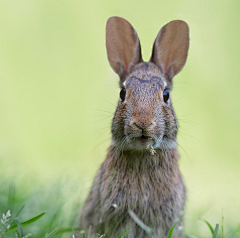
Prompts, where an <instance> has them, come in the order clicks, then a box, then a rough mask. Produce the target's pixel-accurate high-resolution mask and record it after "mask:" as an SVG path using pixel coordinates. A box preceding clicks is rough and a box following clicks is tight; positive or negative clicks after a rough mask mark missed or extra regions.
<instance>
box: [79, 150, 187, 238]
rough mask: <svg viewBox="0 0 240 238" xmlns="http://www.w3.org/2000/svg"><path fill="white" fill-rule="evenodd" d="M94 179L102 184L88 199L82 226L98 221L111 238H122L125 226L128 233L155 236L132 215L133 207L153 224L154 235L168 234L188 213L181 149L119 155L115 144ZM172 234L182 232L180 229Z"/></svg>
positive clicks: (97, 227) (95, 227)
mask: <svg viewBox="0 0 240 238" xmlns="http://www.w3.org/2000/svg"><path fill="white" fill-rule="evenodd" d="M94 184H95V185H96V184H97V186H96V187H93V188H92V191H91V193H90V196H89V197H88V200H87V201H86V204H85V206H84V209H83V211H82V222H81V225H83V226H84V228H85V229H87V227H88V226H89V225H90V224H93V227H92V230H93V232H96V231H98V233H100V234H106V235H107V237H110V238H113V237H117V236H118V235H120V234H122V233H123V231H124V230H125V229H127V230H128V231H131V233H129V234H128V235H126V236H124V237H128V238H130V237H137V238H146V237H149V235H148V234H147V233H146V232H145V231H144V230H143V229H142V228H140V227H139V226H138V225H137V224H136V223H135V222H134V220H133V219H132V218H131V217H130V215H129V210H132V211H133V212H134V213H135V214H136V215H137V216H138V217H139V218H140V219H141V220H142V222H143V223H144V224H145V225H147V226H149V227H151V228H153V231H154V233H153V237H167V233H168V231H169V229H170V228H171V226H172V225H173V224H174V223H175V222H176V221H179V220H180V218H181V216H182V215H183V214H182V211H183V209H184V203H185V187H184V184H183V181H182V178H181V174H180V172H179V169H178V152H177V150H176V149H171V150H168V151H157V153H156V154H155V155H153V156H152V155H149V152H148V151H147V153H136V154H134V155H132V154H131V153H128V152H126V153H124V152H123V153H120V154H119V152H118V151H117V152H116V148H114V147H113V146H111V147H110V148H109V151H108V155H107V159H106V160H105V161H104V163H103V164H102V166H101V168H100V169H99V171H98V175H97V176H96V179H95V181H94ZM180 233H181V232H180ZM174 234H175V233H174ZM172 237H174V238H175V237H179V232H178V233H177V232H176V234H175V235H173V236H172Z"/></svg>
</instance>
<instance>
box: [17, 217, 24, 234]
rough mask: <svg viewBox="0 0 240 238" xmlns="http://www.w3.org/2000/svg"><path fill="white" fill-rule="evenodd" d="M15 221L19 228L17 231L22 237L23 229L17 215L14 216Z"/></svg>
mask: <svg viewBox="0 0 240 238" xmlns="http://www.w3.org/2000/svg"><path fill="white" fill-rule="evenodd" d="M15 221H16V223H17V225H16V226H17V227H18V230H19V233H20V236H21V237H23V229H22V225H21V222H20V220H19V218H18V217H16V218H15Z"/></svg>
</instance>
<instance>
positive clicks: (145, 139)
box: [139, 135, 152, 143]
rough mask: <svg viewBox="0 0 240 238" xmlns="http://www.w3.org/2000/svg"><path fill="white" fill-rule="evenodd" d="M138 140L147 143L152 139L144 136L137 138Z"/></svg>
mask: <svg viewBox="0 0 240 238" xmlns="http://www.w3.org/2000/svg"><path fill="white" fill-rule="evenodd" d="M139 140H140V141H141V142H142V143H146V142H148V141H149V140H152V138H151V137H150V136H144V135H142V136H141V137H139Z"/></svg>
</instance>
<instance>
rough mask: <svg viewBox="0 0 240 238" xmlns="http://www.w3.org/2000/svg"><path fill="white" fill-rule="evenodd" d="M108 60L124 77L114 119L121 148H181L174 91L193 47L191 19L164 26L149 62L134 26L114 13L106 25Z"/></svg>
mask: <svg viewBox="0 0 240 238" xmlns="http://www.w3.org/2000/svg"><path fill="white" fill-rule="evenodd" d="M106 47H107V55H108V60H109V63H110V65H111V67H112V68H113V70H114V71H115V72H116V73H117V74H118V75H119V77H120V86H121V88H122V91H121V93H120V99H119V103H118V107H117V110H116V112H115V115H114V118H113V122H112V135H113V136H112V137H113V140H112V143H113V145H114V146H115V147H117V148H119V149H120V150H133V151H136V150H138V151H143V150H144V149H146V148H150V149H151V150H150V151H151V152H154V150H153V149H158V148H160V149H164V148H173V147H175V146H176V143H177V142H176V135H177V129H178V124H177V119H176V116H175V114H174V111H173V108H172V103H171V97H170V92H171V89H172V80H173V77H174V76H175V75H176V74H177V73H178V72H179V71H180V70H181V69H182V68H183V66H184V64H185V62H186V59H187V53H188V47H189V29H188V25H187V24H186V22H184V21H181V20H175V21H171V22H169V23H168V24H166V25H165V26H163V27H162V28H161V30H160V31H159V33H158V35H157V37H156V39H155V41H154V44H153V49H152V55H151V58H150V61H149V62H148V63H145V62H143V59H142V55H141V46H140V41H139V38H138V36H137V32H136V31H135V29H134V28H133V26H132V25H131V24H130V23H129V22H128V21H126V20H125V19H123V18H120V17H111V18H109V19H108V21H107V26H106Z"/></svg>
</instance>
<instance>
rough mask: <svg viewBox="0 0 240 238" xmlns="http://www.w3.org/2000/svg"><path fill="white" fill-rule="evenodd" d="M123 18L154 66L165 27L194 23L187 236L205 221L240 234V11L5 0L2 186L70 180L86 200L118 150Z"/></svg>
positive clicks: (184, 135) (182, 103)
mask: <svg viewBox="0 0 240 238" xmlns="http://www.w3.org/2000/svg"><path fill="white" fill-rule="evenodd" d="M114 15H117V16H121V17H124V18H126V19H127V20H128V21H130V22H131V23H132V25H133V26H134V27H135V29H136V31H137V32H138V35H139V38H140V41H141V44H142V51H143V58H144V60H146V61H148V59H149V57H150V54H151V48H152V44H153V41H154V39H155V37H156V35H157V33H158V31H159V30H160V28H161V27H162V26H163V25H164V24H166V23H167V22H169V21H171V20H175V19H181V20H185V21H186V22H187V23H188V24H189V27H190V37H191V39H190V51H189V56H188V60H187V63H186V65H185V67H184V69H183V70H182V72H180V74H178V75H177V76H176V77H175V78H174V89H173V93H172V98H173V103H174V108H175V111H176V114H177V117H178V118H179V123H180V130H179V135H178V141H179V144H180V146H181V147H180V148H179V150H180V154H181V161H180V167H181V171H182V173H183V176H184V179H185V182H186V185H187V189H188V200H187V209H186V216H185V217H186V229H187V230H191V229H192V230H196V229H200V228H197V226H200V227H201V224H198V223H196V219H197V218H198V217H204V218H205V219H207V220H209V221H210V222H212V223H213V224H214V223H216V222H220V220H221V216H222V213H223V215H224V217H225V218H224V219H225V222H226V223H231V224H235V225H237V224H239V223H240V220H239V212H240V199H239V198H240V186H239V184H240V181H239V180H240V169H239V168H240V150H239V146H240V143H239V134H240V111H239V103H240V94H239V90H240V80H239V62H240V44H239V42H240V1H237V0H236V1H192V0H188V1H187V0H185V1H177V0H175V1H159V0H148V1H143V0H141V1H129V0H128V1H127V0H122V1H113V0H111V1H110V0H108V1H106V0H104V1H97V0H95V1H82V0H68V1H67V0H65V1H63V0H55V1H54V0H53V1H49V0H48V1H46V0H41V1H37V0H12V1H10V0H9V1H7V0H3V1H0V168H1V170H0V178H1V179H2V180H5V181H6V183H7V182H8V181H10V180H11V179H13V178H14V179H15V180H16V183H17V186H19V187H21V186H22V184H23V183H25V182H26V181H27V184H28V186H29V187H31V186H38V184H39V186H40V184H41V185H42V184H46V187H47V184H48V183H49V182H50V181H57V180H61V179H67V180H69V181H71V183H72V182H73V183H76V184H78V185H79V186H78V187H77V189H76V190H78V191H76V193H77V194H79V189H80V190H81V197H82V198H81V199H83V198H84V197H85V196H86V194H87V192H88V190H89V188H90V186H91V183H92V180H93V177H94V175H95V173H96V171H97V169H98V168H99V166H100V164H101V163H102V161H103V160H104V157H105V155H106V150H107V147H108V146H109V144H110V138H111V134H110V123H111V118H112V115H113V112H114V110H115V107H116V104H117V100H118V97H119V89H118V77H117V75H115V74H114V72H113V70H112V69H111V68H110V66H109V63H108V61H107V55H106V49H105V24H106V21H107V19H108V18H109V17H111V16H114ZM66 186H68V185H67V184H66ZM43 193H47V188H46V191H43ZM193 220H194V223H195V224H194V227H193V225H192V222H193Z"/></svg>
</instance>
